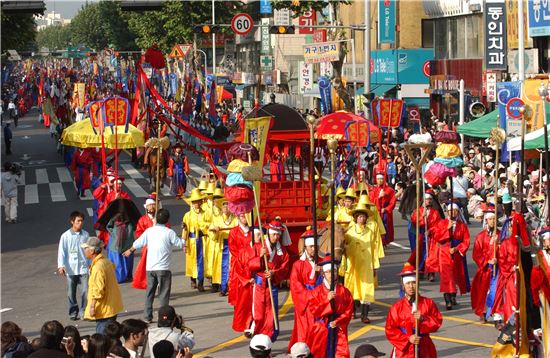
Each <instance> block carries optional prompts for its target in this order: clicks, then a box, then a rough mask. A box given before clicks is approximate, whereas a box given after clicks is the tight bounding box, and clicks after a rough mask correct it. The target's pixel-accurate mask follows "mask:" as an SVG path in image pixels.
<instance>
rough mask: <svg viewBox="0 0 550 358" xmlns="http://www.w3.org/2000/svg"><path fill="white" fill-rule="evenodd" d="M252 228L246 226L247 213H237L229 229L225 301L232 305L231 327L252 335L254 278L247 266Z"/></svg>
mask: <svg viewBox="0 0 550 358" xmlns="http://www.w3.org/2000/svg"><path fill="white" fill-rule="evenodd" d="M252 235H253V232H252V228H251V227H250V226H248V220H247V214H239V215H237V225H236V226H235V227H234V228H233V229H231V230H230V231H229V236H228V238H227V245H228V247H229V254H230V259H229V290H228V295H227V301H228V302H229V304H230V305H232V306H233V307H234V312H233V322H232V325H231V327H232V328H233V330H234V331H236V332H245V335H250V336H251V335H252V333H251V331H250V325H251V324H252V306H251V304H250V302H251V301H252V283H253V282H254V279H253V278H252V274H251V273H250V270H249V268H248V248H250V247H252V241H253V237H252Z"/></svg>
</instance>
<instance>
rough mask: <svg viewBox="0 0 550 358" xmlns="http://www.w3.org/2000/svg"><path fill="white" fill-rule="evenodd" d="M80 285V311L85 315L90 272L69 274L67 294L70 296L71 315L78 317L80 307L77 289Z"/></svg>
mask: <svg viewBox="0 0 550 358" xmlns="http://www.w3.org/2000/svg"><path fill="white" fill-rule="evenodd" d="M78 286H80V313H81V315H82V316H84V309H85V308H86V303H87V298H88V274H85V275H67V296H68V298H69V317H78V313H79V308H78V301H77V299H76V289H77V287H78Z"/></svg>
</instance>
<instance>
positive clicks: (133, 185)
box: [124, 178, 149, 198]
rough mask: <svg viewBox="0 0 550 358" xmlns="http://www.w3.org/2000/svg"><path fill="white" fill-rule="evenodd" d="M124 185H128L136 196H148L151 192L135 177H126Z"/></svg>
mask: <svg viewBox="0 0 550 358" xmlns="http://www.w3.org/2000/svg"><path fill="white" fill-rule="evenodd" d="M124 186H126V187H127V188H128V190H129V191H130V192H131V193H132V194H134V196H135V197H136V198H146V197H147V196H149V194H148V193H147V192H146V191H145V190H144V189H143V188H142V187H141V186H140V185H139V184H138V183H137V182H136V181H135V180H134V179H131V178H130V179H126V180H125V181H124Z"/></svg>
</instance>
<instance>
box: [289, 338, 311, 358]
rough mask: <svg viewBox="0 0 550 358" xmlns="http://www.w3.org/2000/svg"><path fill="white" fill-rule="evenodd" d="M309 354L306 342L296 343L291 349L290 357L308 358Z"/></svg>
mask: <svg viewBox="0 0 550 358" xmlns="http://www.w3.org/2000/svg"><path fill="white" fill-rule="evenodd" d="M309 353H310V351H309V347H308V346H307V344H305V343H304V342H296V343H294V344H293V345H292V347H291V348H290V356H291V357H292V358H297V357H307V356H308V355H309Z"/></svg>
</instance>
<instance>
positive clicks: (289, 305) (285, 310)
mask: <svg viewBox="0 0 550 358" xmlns="http://www.w3.org/2000/svg"><path fill="white" fill-rule="evenodd" d="M293 305H294V304H293V302H292V295H291V294H290V292H289V293H288V297H287V299H286V301H285V303H284V304H283V306H282V307H281V308H280V309H279V321H280V320H281V319H282V318H283V317H284V316H285V315H286V314H287V313H288V311H289V310H290V308H292V306H293ZM245 339H246V337H245V336H239V337H235V338H233V339H230V340H228V341H225V342H222V343H220V344H217V345H215V346H214V347H211V348H208V349H206V350H204V351H202V352H199V353H197V354H194V355H193V357H196V358H200V357H204V356H206V355H209V354H210V353H215V352H218V351H221V350H222V349H224V348H227V347H231V346H233V345H235V344H237V343H240V342H242V341H244V340H245Z"/></svg>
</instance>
